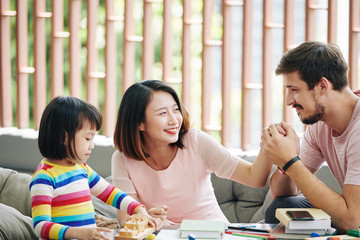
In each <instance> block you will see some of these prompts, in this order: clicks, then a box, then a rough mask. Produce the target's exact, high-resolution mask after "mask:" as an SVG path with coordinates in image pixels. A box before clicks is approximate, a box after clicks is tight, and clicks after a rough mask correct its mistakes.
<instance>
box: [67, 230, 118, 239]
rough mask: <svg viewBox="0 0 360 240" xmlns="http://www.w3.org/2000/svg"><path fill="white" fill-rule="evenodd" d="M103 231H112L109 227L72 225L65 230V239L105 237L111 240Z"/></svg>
mask: <svg viewBox="0 0 360 240" xmlns="http://www.w3.org/2000/svg"><path fill="white" fill-rule="evenodd" d="M102 232H111V230H110V229H108V228H103V227H96V228H79V227H70V228H68V230H67V231H66V232H65V236H64V238H65V239H104V240H111V239H110V238H108V237H106V236H105V235H104V234H102Z"/></svg>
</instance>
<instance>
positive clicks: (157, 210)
mask: <svg viewBox="0 0 360 240" xmlns="http://www.w3.org/2000/svg"><path fill="white" fill-rule="evenodd" d="M168 210H169V207H168V206H166V205H161V206H158V207H153V208H150V209H149V214H150V216H152V217H154V218H160V219H161V220H163V221H164V220H165V219H166V217H167V213H168Z"/></svg>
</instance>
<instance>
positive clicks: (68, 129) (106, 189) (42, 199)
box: [30, 97, 160, 239]
mask: <svg viewBox="0 0 360 240" xmlns="http://www.w3.org/2000/svg"><path fill="white" fill-rule="evenodd" d="M101 122H102V117H101V114H100V113H99V111H98V110H97V109H96V108H95V107H94V106H92V105H90V104H88V103H86V102H84V101H82V100H80V99H77V98H74V97H57V98H54V99H53V100H52V101H51V102H50V103H49V105H48V106H47V107H46V108H45V110H44V112H43V115H42V118H41V122H40V128H39V137H38V145H39V149H40V152H41V154H42V155H43V156H44V159H43V160H42V161H41V162H40V164H39V166H38V167H37V169H36V170H35V173H34V175H33V177H32V180H31V183H30V192H31V197H32V217H33V222H34V228H35V232H36V233H37V235H38V236H39V237H41V238H46V239H73V238H76V239H108V238H107V237H105V236H104V235H103V234H102V233H101V232H109V231H110V230H109V229H106V228H100V227H99V228H98V227H96V224H95V212H94V207H93V204H92V202H91V194H93V195H94V196H96V197H97V198H99V199H101V200H102V201H104V202H105V203H107V204H109V205H112V206H114V207H116V208H118V209H120V210H121V211H124V212H126V213H127V214H130V215H132V214H134V213H141V214H144V215H147V216H149V215H148V213H147V212H146V210H145V208H144V207H143V206H142V205H141V204H140V203H138V202H137V201H136V200H134V199H133V198H131V197H130V196H128V195H127V194H125V193H124V192H122V191H121V190H119V189H118V188H115V187H114V186H112V185H110V184H108V183H107V182H106V181H105V180H104V179H103V178H101V177H100V176H99V175H98V174H97V173H96V172H95V171H93V170H92V169H91V167H90V166H88V165H87V164H86V161H87V160H88V158H89V156H90V154H91V150H92V149H93V148H94V144H93V139H94V137H95V135H96V133H97V131H98V130H99V129H100V126H101ZM149 220H150V224H152V225H154V226H155V225H156V227H159V226H160V225H159V224H160V220H155V219H154V218H152V217H150V216H149Z"/></svg>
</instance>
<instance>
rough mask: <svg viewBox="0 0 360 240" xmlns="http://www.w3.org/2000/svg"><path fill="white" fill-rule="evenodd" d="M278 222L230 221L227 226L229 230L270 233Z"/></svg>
mask: <svg viewBox="0 0 360 240" xmlns="http://www.w3.org/2000/svg"><path fill="white" fill-rule="evenodd" d="M276 225H277V224H269V223H230V224H229V225H228V227H227V229H228V230H227V231H234V232H235V231H236V230H239V231H252V232H263V233H269V232H270V231H271V230H273V229H274V228H275V227H276Z"/></svg>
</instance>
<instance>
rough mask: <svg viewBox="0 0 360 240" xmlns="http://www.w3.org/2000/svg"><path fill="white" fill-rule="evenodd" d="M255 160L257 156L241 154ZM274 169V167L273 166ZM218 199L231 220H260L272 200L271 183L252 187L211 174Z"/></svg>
mask: <svg viewBox="0 0 360 240" xmlns="http://www.w3.org/2000/svg"><path fill="white" fill-rule="evenodd" d="M239 157H241V158H242V159H245V160H247V161H249V162H253V161H254V160H255V159H256V156H249V155H240V156H239ZM273 170H274V168H273ZM211 182H212V184H213V187H214V192H215V196H216V199H217V201H218V203H219V205H220V208H221V210H222V211H223V212H224V214H225V216H226V217H227V219H228V220H229V222H234V223H235V222H241V223H245V222H249V223H251V222H259V221H261V220H263V219H264V216H265V208H266V207H267V205H268V204H269V203H270V202H271V198H270V194H269V185H268V183H267V184H266V186H265V187H263V188H252V187H248V186H245V185H243V184H240V183H237V182H233V181H231V180H228V179H222V178H219V177H217V176H216V175H215V174H212V175H211Z"/></svg>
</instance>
